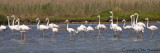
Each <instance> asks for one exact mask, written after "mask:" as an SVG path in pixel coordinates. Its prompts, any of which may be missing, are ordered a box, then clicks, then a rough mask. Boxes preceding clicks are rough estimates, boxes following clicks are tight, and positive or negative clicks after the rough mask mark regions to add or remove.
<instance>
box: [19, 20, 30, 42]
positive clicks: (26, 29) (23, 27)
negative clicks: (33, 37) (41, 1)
mask: <svg viewBox="0 0 160 53" xmlns="http://www.w3.org/2000/svg"><path fill="white" fill-rule="evenodd" d="M16 22H18V28H17V30H19V31H20V32H21V40H22V34H23V33H24V40H26V32H27V31H28V30H30V29H32V28H29V27H28V26H26V25H24V24H23V25H20V19H17V20H16Z"/></svg>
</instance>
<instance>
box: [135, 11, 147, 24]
mask: <svg viewBox="0 0 160 53" xmlns="http://www.w3.org/2000/svg"><path fill="white" fill-rule="evenodd" d="M134 15H137V18H136V25H139V26H142V27H146V26H145V24H144V23H142V22H138V17H139V14H138V13H135V14H134Z"/></svg>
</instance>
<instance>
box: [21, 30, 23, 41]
mask: <svg viewBox="0 0 160 53" xmlns="http://www.w3.org/2000/svg"><path fill="white" fill-rule="evenodd" d="M22 35H23V32H21V40H22Z"/></svg>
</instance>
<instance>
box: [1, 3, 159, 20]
mask: <svg viewBox="0 0 160 53" xmlns="http://www.w3.org/2000/svg"><path fill="white" fill-rule="evenodd" d="M159 5H160V0H0V14H1V15H4V16H6V15H12V14H14V15H16V16H18V18H37V17H50V18H88V17H89V18H90V17H95V16H96V15H97V14H101V15H102V17H103V16H104V17H107V18H108V17H109V15H110V14H107V13H108V11H109V10H112V11H114V13H115V16H117V17H125V18H126V17H128V16H129V14H132V13H134V12H138V13H142V14H141V15H142V16H141V17H142V18H145V17H146V16H143V15H149V17H151V18H153V17H154V18H157V19H158V17H160V16H159V15H158V14H159V12H160V7H159ZM150 12H151V13H153V14H151V13H150ZM103 13H104V14H103ZM118 13H121V14H118ZM125 15H127V16H125ZM149 17H148V18H149Z"/></svg>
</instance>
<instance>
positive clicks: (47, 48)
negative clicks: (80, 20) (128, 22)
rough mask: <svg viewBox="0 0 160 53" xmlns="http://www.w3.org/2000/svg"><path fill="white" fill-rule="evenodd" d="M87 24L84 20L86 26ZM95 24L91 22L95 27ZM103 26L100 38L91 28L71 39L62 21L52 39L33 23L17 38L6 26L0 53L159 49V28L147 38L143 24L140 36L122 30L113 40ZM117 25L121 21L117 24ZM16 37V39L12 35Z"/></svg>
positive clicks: (146, 30)
mask: <svg viewBox="0 0 160 53" xmlns="http://www.w3.org/2000/svg"><path fill="white" fill-rule="evenodd" d="M152 24H153V25H156V26H157V27H159V28H160V24H158V23H150V24H149V25H152ZM88 25H89V24H85V26H88ZM96 25H97V24H92V25H91V26H92V27H95V26H96ZM105 25H106V26H107V28H108V29H107V30H106V31H103V32H105V33H104V35H103V33H101V34H102V38H101V40H99V39H98V38H97V36H98V30H95V31H94V34H95V39H94V40H93V38H92V39H91V40H90V36H89V35H90V33H89V32H87V33H86V34H85V36H86V37H85V38H82V39H79V38H78V37H79V36H80V35H82V33H78V34H76V35H75V36H73V40H69V33H68V32H67V30H66V29H65V26H66V24H59V26H60V29H59V32H57V33H56V34H55V35H56V41H55V39H54V40H51V37H52V31H51V30H47V31H45V37H44V39H45V40H43V38H42V31H38V30H37V27H36V25H28V26H29V27H31V28H32V30H29V31H28V32H27V38H26V41H23V40H21V34H20V32H18V31H14V35H12V32H11V30H10V29H8V30H6V31H5V32H0V53H57V52H58V53H82V52H85V53H106V52H115V53H117V52H120V53H121V52H151V53H155V52H160V42H159V41H160V35H159V34H160V33H159V31H160V30H157V31H155V32H154V33H155V36H154V37H153V38H152V39H151V31H150V30H148V29H147V28H145V31H144V33H143V39H141V40H137V39H136V38H135V36H134V35H136V34H135V33H134V32H133V31H132V33H133V34H134V35H133V36H132V37H131V38H128V35H129V33H130V32H131V31H129V30H123V31H122V32H121V34H120V39H119V40H114V38H113V37H114V36H113V35H114V33H113V31H112V30H110V29H109V25H110V24H105ZM119 25H120V26H121V27H122V26H123V24H119ZM78 26H80V24H70V26H69V27H72V28H76V27H78ZM16 37H18V39H17V38H16ZM149 49H153V50H155V49H157V51H150V50H149Z"/></svg>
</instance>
